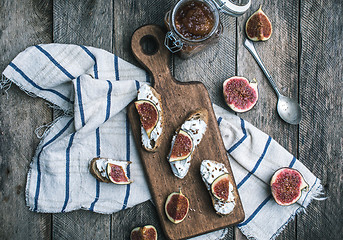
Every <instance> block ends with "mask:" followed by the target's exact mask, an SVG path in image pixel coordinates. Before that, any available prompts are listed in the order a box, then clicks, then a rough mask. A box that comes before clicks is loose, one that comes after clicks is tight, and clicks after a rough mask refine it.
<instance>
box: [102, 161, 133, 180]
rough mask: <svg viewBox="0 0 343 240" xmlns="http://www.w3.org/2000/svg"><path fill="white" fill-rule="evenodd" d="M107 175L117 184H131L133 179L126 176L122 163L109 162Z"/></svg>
mask: <svg viewBox="0 0 343 240" xmlns="http://www.w3.org/2000/svg"><path fill="white" fill-rule="evenodd" d="M107 175H108V178H109V179H110V180H111V182H113V183H115V184H130V183H132V181H130V179H129V178H128V177H127V176H126V171H125V170H124V168H123V167H122V166H120V165H117V164H113V163H108V164H107Z"/></svg>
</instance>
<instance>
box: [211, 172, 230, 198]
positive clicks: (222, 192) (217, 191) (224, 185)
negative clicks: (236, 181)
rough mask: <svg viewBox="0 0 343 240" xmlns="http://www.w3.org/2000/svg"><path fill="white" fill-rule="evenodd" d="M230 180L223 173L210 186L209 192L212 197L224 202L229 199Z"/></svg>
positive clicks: (227, 175)
mask: <svg viewBox="0 0 343 240" xmlns="http://www.w3.org/2000/svg"><path fill="white" fill-rule="evenodd" d="M229 188H230V180H229V174H227V173H225V174H223V175H221V176H219V177H217V179H216V180H214V181H213V183H212V184H211V192H212V194H213V196H214V197H215V198H217V199H219V200H221V201H224V202H226V201H227V200H228V199H229V194H230V189H229Z"/></svg>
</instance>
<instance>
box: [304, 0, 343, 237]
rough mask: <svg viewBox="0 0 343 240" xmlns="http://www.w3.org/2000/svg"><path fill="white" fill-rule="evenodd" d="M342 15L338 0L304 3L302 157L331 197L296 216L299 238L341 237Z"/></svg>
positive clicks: (342, 157) (342, 164)
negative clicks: (305, 212)
mask: <svg viewBox="0 0 343 240" xmlns="http://www.w3.org/2000/svg"><path fill="white" fill-rule="evenodd" d="M342 14H343V9H342V2H340V1H319V0H317V1H310V2H308V1H302V4H301V28H300V32H301V40H302V41H301V59H300V60H301V62H300V82H299V84H300V85H299V91H300V93H299V96H300V103H301V105H302V107H303V111H304V117H303V120H302V123H301V125H300V132H299V156H300V160H301V161H302V162H303V163H304V164H305V165H306V166H307V167H308V168H309V169H311V170H312V171H313V173H314V174H315V175H316V176H318V177H319V178H320V179H322V181H323V185H324V188H325V193H326V196H327V197H328V198H327V199H326V200H325V201H314V202H313V203H312V204H311V205H310V206H309V209H308V211H307V214H302V215H301V216H300V217H299V218H298V239H343V230H342V229H343V208H342V206H343V199H342V193H343V184H342V183H343V141H342V136H343V124H342V113H343V102H342V100H343V99H342V96H343V90H342V89H343V81H342V80H343V75H342V67H343V65H342V63H343V57H342V56H343V52H342V49H343V42H342V39H343V29H342V22H343V17H342Z"/></svg>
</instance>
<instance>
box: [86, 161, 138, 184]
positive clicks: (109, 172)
mask: <svg viewBox="0 0 343 240" xmlns="http://www.w3.org/2000/svg"><path fill="white" fill-rule="evenodd" d="M129 164H131V162H130V161H124V160H115V159H111V158H93V159H92V160H91V162H90V164H89V171H90V172H91V174H92V175H93V176H94V177H95V178H96V179H98V180H99V181H100V182H105V183H110V182H112V183H114V184H120V185H122V184H130V183H132V182H133V181H131V180H130V179H129V178H128V177H127V172H126V171H127V166H128V165H129Z"/></svg>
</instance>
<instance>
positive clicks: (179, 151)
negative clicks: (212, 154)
mask: <svg viewBox="0 0 343 240" xmlns="http://www.w3.org/2000/svg"><path fill="white" fill-rule="evenodd" d="M192 151H193V139H192V137H191V136H190V135H189V134H188V133H187V132H185V131H183V130H180V131H179V133H178V134H177V136H176V139H175V142H174V145H173V149H172V152H171V154H170V158H169V162H174V161H180V160H183V159H186V158H188V157H189V155H191V154H192Z"/></svg>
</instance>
